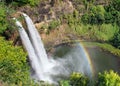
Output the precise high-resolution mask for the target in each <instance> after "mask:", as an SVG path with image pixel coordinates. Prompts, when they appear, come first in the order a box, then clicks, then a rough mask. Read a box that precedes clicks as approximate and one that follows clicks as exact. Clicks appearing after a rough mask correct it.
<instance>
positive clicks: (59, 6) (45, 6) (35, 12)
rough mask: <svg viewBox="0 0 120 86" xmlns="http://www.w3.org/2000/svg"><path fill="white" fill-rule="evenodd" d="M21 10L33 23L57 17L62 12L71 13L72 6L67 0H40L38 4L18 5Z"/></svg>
mask: <svg viewBox="0 0 120 86" xmlns="http://www.w3.org/2000/svg"><path fill="white" fill-rule="evenodd" d="M18 10H19V11H21V12H24V13H26V14H28V15H29V16H30V17H31V18H32V20H33V22H34V23H38V22H41V21H46V20H51V19H56V18H59V17H60V16H61V15H63V14H69V13H73V11H74V8H73V5H72V3H71V2H70V1H69V0H62V1H60V0H48V1H42V2H41V3H40V4H39V5H38V6H36V7H34V8H31V7H29V6H25V7H20V8H19V9H18Z"/></svg>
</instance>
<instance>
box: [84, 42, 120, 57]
mask: <svg viewBox="0 0 120 86" xmlns="http://www.w3.org/2000/svg"><path fill="white" fill-rule="evenodd" d="M83 45H86V46H93V45H94V46H97V47H100V48H102V49H103V50H104V51H108V52H110V53H112V54H113V55H116V56H118V57H120V49H117V48H115V47H114V46H112V45H111V44H108V43H98V42H83Z"/></svg>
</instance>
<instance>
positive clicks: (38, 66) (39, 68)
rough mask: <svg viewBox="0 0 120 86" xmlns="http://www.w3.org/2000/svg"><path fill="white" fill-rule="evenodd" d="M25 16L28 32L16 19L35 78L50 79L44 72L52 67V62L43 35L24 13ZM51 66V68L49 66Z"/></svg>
mask: <svg viewBox="0 0 120 86" xmlns="http://www.w3.org/2000/svg"><path fill="white" fill-rule="evenodd" d="M23 16H24V18H25V21H26V24H27V27H28V33H29V36H28V34H27V33H26V31H25V29H24V28H23V26H22V25H21V23H20V22H19V21H18V20H17V19H15V18H14V20H16V25H17V27H18V28H19V29H18V31H19V34H20V37H21V40H22V43H23V45H24V47H25V49H26V51H27V52H28V56H29V60H30V63H31V66H32V69H33V71H34V72H35V78H36V77H37V79H38V80H45V81H49V79H48V77H45V75H44V73H45V72H46V71H47V70H48V69H49V68H50V67H52V64H51V63H50V62H49V61H48V57H47V54H46V51H45V48H44V45H43V43H42V41H41V37H40V36H39V33H38V31H37V29H36V28H35V26H34V24H33V22H32V20H31V19H30V17H29V16H28V15H26V14H24V13H23ZM48 67H49V68H48Z"/></svg>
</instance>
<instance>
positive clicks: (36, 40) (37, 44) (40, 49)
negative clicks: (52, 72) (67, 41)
mask: <svg viewBox="0 0 120 86" xmlns="http://www.w3.org/2000/svg"><path fill="white" fill-rule="evenodd" d="M23 16H24V18H25V21H26V24H27V27H28V31H29V36H30V40H31V42H32V44H33V47H34V49H35V53H36V55H37V56H38V58H39V61H40V62H41V64H42V67H43V71H45V70H46V69H45V68H47V66H48V64H49V61H48V58H47V54H46V51H45V48H44V45H43V43H42V40H41V37H40V35H39V33H38V31H37V29H36V28H35V26H34V24H33V22H32V20H31V19H30V17H29V16H28V15H26V14H25V13H23Z"/></svg>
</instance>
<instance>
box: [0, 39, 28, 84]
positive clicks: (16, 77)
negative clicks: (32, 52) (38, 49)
mask: <svg viewBox="0 0 120 86" xmlns="http://www.w3.org/2000/svg"><path fill="white" fill-rule="evenodd" d="M26 55H27V54H26V53H24V52H23V50H22V48H21V47H14V46H12V44H11V43H10V42H8V41H5V40H4V39H3V38H1V37H0V80H2V81H4V82H8V83H15V84H18V83H20V82H22V83H24V84H25V83H26V82H27V81H29V71H28V70H29V67H28V65H27V62H26Z"/></svg>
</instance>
